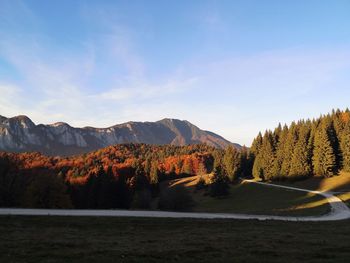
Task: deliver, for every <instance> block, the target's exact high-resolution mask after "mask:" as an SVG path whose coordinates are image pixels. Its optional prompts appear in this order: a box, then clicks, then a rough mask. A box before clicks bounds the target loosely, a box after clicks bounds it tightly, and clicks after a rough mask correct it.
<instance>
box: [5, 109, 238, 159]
mask: <svg viewBox="0 0 350 263" xmlns="http://www.w3.org/2000/svg"><path fill="white" fill-rule="evenodd" d="M122 143H146V144H155V145H164V144H171V145H178V146H183V145H190V144H201V143H203V144H207V145H210V146H213V147H217V148H226V147H227V146H229V145H233V146H235V147H236V148H240V147H241V146H240V145H239V144H235V143H231V142H229V141H228V140H226V139H224V138H223V137H221V136H219V135H217V134H215V133H213V132H209V131H204V130H201V129H199V128H198V127H197V126H195V125H193V124H191V123H190V122H188V121H182V120H177V119H163V120H160V121H156V122H127V123H123V124H117V125H114V126H111V127H108V128H93V127H84V128H74V127H72V126H70V125H69V124H67V123H64V122H57V123H54V124H48V125H44V124H38V125H36V124H34V123H33V121H32V120H31V119H30V118H28V117H27V116H23V115H20V116H16V117H12V118H6V117H4V116H1V115H0V150H2V151H11V152H30V151H38V152H41V153H43V154H46V155H54V156H55V155H60V156H69V155H75V154H82V153H87V152H90V151H93V150H97V149H100V148H104V147H107V146H110V145H114V144H122Z"/></svg>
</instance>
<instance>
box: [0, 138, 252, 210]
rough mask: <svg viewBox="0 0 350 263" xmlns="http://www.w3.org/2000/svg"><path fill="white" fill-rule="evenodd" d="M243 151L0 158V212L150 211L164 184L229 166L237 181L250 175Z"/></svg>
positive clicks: (159, 149)
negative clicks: (26, 209) (35, 209)
mask: <svg viewBox="0 0 350 263" xmlns="http://www.w3.org/2000/svg"><path fill="white" fill-rule="evenodd" d="M247 153H248V151H247V149H245V150H242V151H241V152H239V151H238V150H236V149H235V148H233V147H228V148H227V149H226V150H225V151H224V150H221V149H216V148H213V147H209V146H206V145H190V146H181V147H180V146H170V145H164V146H154V145H146V144H121V145H115V146H110V147H107V148H104V149H101V150H98V151H95V152H91V153H88V154H84V155H79V156H74V157H66V158H62V157H48V156H45V155H42V154H40V153H5V152H2V153H0V206H1V207H40V208H91V209H97V208H101V209H102V208H104V209H107V208H126V209H127V208H130V207H134V208H148V206H149V203H150V201H151V200H152V198H154V197H156V196H158V195H159V185H160V183H161V182H163V181H165V180H170V179H175V178H180V177H186V176H192V175H195V174H207V173H211V172H212V171H213V169H215V167H217V166H220V165H223V163H224V160H226V162H227V163H228V164H229V165H227V169H226V170H227V174H228V175H230V178H231V180H235V179H236V178H237V177H238V176H239V174H243V173H246V172H248V170H245V171H244V170H243V169H242V166H241V163H242V161H241V158H243V159H245V160H246V161H247V162H248V155H247ZM243 163H244V162H243Z"/></svg>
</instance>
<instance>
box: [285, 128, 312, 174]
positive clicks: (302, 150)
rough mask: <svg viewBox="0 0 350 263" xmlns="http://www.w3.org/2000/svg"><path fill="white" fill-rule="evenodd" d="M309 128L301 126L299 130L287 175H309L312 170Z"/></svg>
mask: <svg viewBox="0 0 350 263" xmlns="http://www.w3.org/2000/svg"><path fill="white" fill-rule="evenodd" d="M309 137H310V129H309V127H307V126H305V125H304V126H303V127H301V128H300V130H299V138H298V142H297V144H296V146H295V148H294V153H293V157H292V160H291V164H290V171H289V177H304V176H309V175H310V174H311V172H312V165H311V160H310V157H311V154H310V148H309Z"/></svg>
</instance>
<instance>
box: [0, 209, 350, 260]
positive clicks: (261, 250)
mask: <svg viewBox="0 0 350 263" xmlns="http://www.w3.org/2000/svg"><path fill="white" fill-rule="evenodd" d="M349 223H350V221H339V222H314V223H313V222H305V223H303V222H279V221H256V220H199V219H198V220H197V219H196V220H195V219H165V218H108V217H50V216H48V217H24V216H23V217H21V216H0V231H1V238H0V262H35V263H36V262H95V261H97V262H348V260H349V258H350V250H349V245H348V244H350V228H349Z"/></svg>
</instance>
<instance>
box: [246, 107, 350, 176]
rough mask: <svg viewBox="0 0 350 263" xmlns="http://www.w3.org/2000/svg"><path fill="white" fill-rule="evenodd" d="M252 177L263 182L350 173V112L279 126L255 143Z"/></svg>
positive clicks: (347, 110)
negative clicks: (341, 172) (340, 172)
mask: <svg viewBox="0 0 350 263" xmlns="http://www.w3.org/2000/svg"><path fill="white" fill-rule="evenodd" d="M250 153H251V155H252V158H254V165H253V171H252V173H253V176H254V177H255V178H259V179H263V180H279V179H298V178H304V177H310V176H323V177H329V176H332V175H335V174H337V173H339V171H341V170H343V171H346V172H350V112H349V109H346V110H345V111H341V110H333V111H332V113H331V114H327V115H321V116H320V117H319V118H317V119H313V120H310V119H307V120H300V121H298V122H292V123H291V124H290V125H289V126H287V125H284V126H283V127H282V125H281V124H280V125H278V127H277V128H276V129H275V130H273V131H271V130H267V131H265V133H264V135H262V134H261V133H259V134H258V136H257V137H256V138H255V139H254V141H253V144H252V146H251V149H250Z"/></svg>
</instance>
